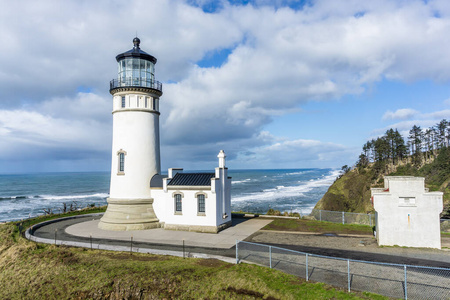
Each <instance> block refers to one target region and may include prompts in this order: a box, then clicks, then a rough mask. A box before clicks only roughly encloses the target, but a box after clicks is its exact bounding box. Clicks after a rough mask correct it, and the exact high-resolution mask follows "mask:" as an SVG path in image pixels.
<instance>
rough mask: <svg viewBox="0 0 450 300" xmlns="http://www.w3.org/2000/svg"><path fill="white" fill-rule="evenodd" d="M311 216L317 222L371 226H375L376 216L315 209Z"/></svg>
mask: <svg viewBox="0 0 450 300" xmlns="http://www.w3.org/2000/svg"><path fill="white" fill-rule="evenodd" d="M310 216H312V217H314V218H315V219H316V220H317V221H327V222H333V223H342V224H361V225H369V226H373V225H375V215H374V214H363V213H351V212H344V211H331V210H322V209H313V210H312V211H311V214H310Z"/></svg>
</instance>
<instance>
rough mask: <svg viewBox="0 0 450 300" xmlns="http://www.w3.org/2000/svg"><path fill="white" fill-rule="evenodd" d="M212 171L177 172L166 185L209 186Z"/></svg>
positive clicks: (212, 174)
mask: <svg viewBox="0 0 450 300" xmlns="http://www.w3.org/2000/svg"><path fill="white" fill-rule="evenodd" d="M214 176H215V174H214V173H177V174H176V175H175V176H174V177H173V179H172V180H171V181H170V182H169V183H168V185H177V186H178V185H193V186H209V185H211V178H214Z"/></svg>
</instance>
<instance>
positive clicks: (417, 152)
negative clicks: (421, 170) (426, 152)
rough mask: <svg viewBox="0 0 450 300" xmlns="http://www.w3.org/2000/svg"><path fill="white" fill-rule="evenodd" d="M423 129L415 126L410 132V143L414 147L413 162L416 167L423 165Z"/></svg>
mask: <svg viewBox="0 0 450 300" xmlns="http://www.w3.org/2000/svg"><path fill="white" fill-rule="evenodd" d="M422 139H423V138H422V129H421V128H420V126H416V125H414V126H413V128H412V129H411V130H410V131H409V141H410V143H411V145H412V161H413V164H414V165H417V166H418V165H420V164H421V163H422Z"/></svg>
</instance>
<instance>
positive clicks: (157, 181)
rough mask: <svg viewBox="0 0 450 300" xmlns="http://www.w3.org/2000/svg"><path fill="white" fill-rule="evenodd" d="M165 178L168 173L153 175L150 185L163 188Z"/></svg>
mask: <svg viewBox="0 0 450 300" xmlns="http://www.w3.org/2000/svg"><path fill="white" fill-rule="evenodd" d="M164 178H167V175H159V174H155V175H153V177H152V179H150V187H151V188H152V187H159V188H162V187H163V179H164Z"/></svg>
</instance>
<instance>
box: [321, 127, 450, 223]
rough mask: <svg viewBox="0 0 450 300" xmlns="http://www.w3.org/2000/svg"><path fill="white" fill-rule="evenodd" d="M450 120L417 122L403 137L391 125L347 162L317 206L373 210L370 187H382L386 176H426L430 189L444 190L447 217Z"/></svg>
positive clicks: (449, 178) (449, 206) (448, 202)
mask: <svg viewBox="0 0 450 300" xmlns="http://www.w3.org/2000/svg"><path fill="white" fill-rule="evenodd" d="M449 145H450V122H449V121H447V120H445V119H444V120H442V121H440V122H439V123H437V124H436V125H435V126H432V127H430V128H424V129H423V128H421V127H420V126H416V125H414V126H413V127H412V128H411V130H409V135H408V136H407V137H403V136H402V135H401V134H400V133H399V132H398V130H397V129H392V128H391V129H389V130H387V131H386V133H385V134H384V135H383V136H381V137H378V138H376V139H372V140H370V141H367V142H366V143H365V144H364V145H363V147H362V153H361V155H360V156H359V158H358V161H357V162H356V163H355V165H354V166H353V167H348V166H343V167H342V171H343V173H342V175H340V176H339V177H338V178H337V179H336V181H335V182H334V183H333V184H332V185H331V186H330V188H329V189H328V191H327V192H326V193H325V195H324V196H323V197H322V199H320V201H319V202H318V203H317V204H316V207H315V208H316V209H324V210H335V211H348V212H364V213H368V212H372V211H373V207H372V204H371V202H370V188H372V187H382V186H383V177H384V176H421V177H425V184H426V187H427V188H429V190H430V191H442V192H444V211H443V213H442V216H443V217H450V147H449Z"/></svg>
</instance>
